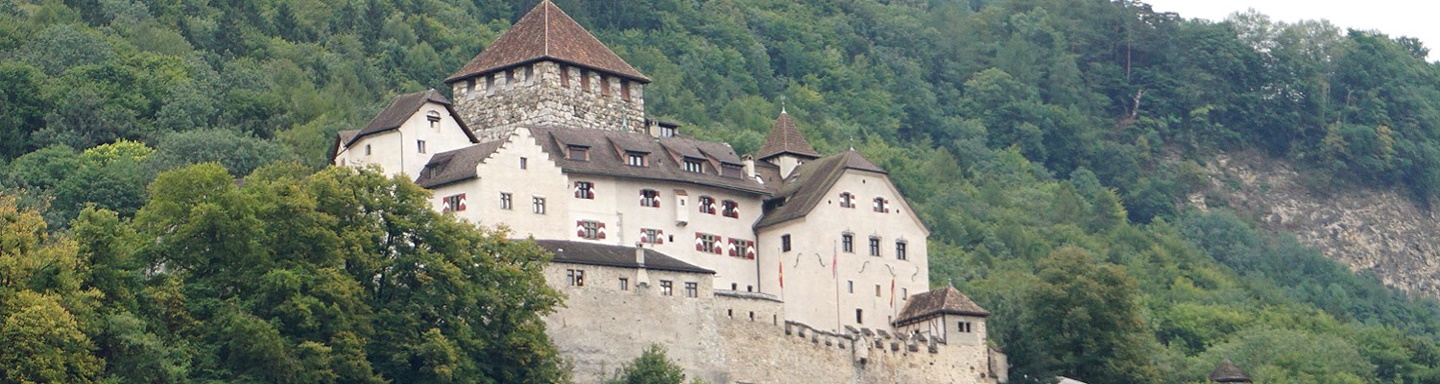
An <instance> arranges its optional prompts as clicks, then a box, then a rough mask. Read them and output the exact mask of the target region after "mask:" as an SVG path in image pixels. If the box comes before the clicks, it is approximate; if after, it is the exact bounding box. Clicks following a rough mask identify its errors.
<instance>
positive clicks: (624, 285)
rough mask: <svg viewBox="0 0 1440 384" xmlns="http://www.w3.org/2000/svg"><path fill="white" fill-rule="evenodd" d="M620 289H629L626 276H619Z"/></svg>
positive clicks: (628, 281)
mask: <svg viewBox="0 0 1440 384" xmlns="http://www.w3.org/2000/svg"><path fill="white" fill-rule="evenodd" d="M620 290H621V291H629V290H630V279H627V278H624V277H621V278H620Z"/></svg>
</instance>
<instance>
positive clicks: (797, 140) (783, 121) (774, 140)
mask: <svg viewBox="0 0 1440 384" xmlns="http://www.w3.org/2000/svg"><path fill="white" fill-rule="evenodd" d="M784 153H790V154H796V155H803V156H808V157H809V158H811V159H815V158H819V157H820V152H815V148H814V147H811V146H810V142H809V141H805V135H802V134H800V129H798V128H795V122H794V121H791V120H790V114H788V113H785V112H784V111H781V112H780V117H779V118H776V119H775V126H774V127H771V128H770V135H769V136H765V146H763V147H760V154H759V155H757V156H755V158H757V159H760V160H765V159H768V158H770V157H772V156H776V155H780V154H784Z"/></svg>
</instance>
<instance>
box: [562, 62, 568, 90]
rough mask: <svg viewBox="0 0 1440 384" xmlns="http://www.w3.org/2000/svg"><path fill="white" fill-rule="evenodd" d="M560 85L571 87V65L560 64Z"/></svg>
mask: <svg viewBox="0 0 1440 384" xmlns="http://www.w3.org/2000/svg"><path fill="white" fill-rule="evenodd" d="M560 86H561V87H565V88H570V67H569V66H566V65H561V66H560Z"/></svg>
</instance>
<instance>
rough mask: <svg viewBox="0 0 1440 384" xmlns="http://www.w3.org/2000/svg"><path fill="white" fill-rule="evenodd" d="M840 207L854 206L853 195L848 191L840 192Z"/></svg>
mask: <svg viewBox="0 0 1440 384" xmlns="http://www.w3.org/2000/svg"><path fill="white" fill-rule="evenodd" d="M840 208H855V195H854V194H852V193H850V192H840Z"/></svg>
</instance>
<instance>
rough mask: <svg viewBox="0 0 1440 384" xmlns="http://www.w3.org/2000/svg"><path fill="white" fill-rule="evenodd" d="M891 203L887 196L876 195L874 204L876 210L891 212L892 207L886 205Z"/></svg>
mask: <svg viewBox="0 0 1440 384" xmlns="http://www.w3.org/2000/svg"><path fill="white" fill-rule="evenodd" d="M889 203H890V201H889V200H885V198H883V197H876V198H875V204H874V207H875V212H882V213H883V212H890V208H889V207H886V205H888V204H889Z"/></svg>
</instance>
